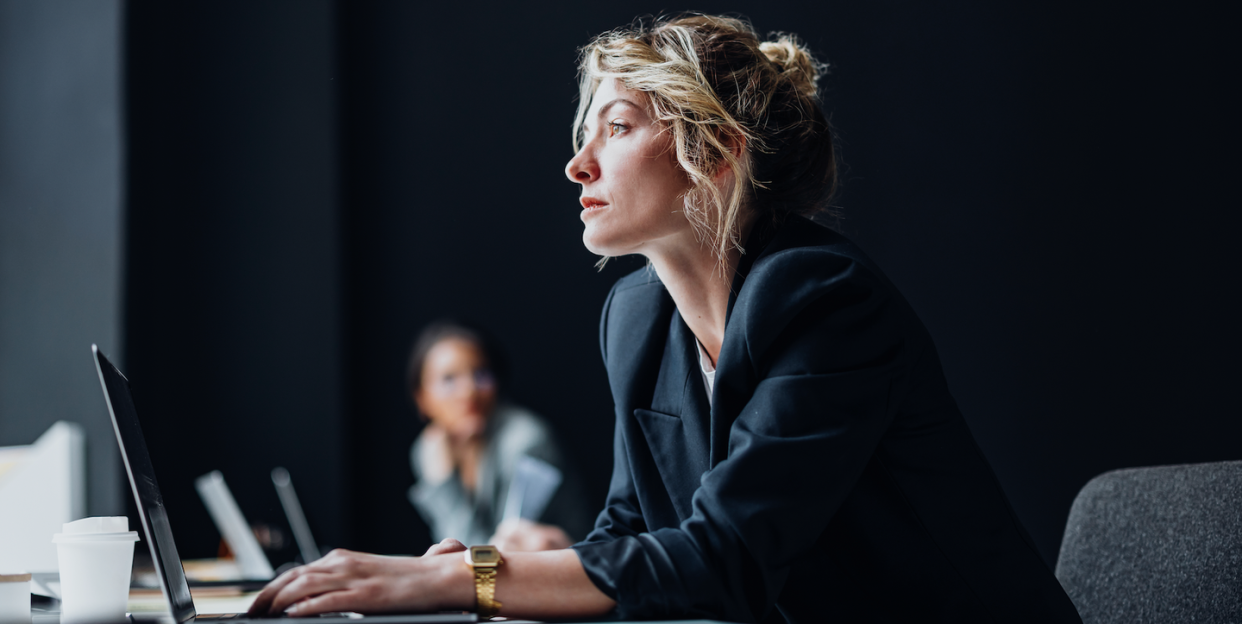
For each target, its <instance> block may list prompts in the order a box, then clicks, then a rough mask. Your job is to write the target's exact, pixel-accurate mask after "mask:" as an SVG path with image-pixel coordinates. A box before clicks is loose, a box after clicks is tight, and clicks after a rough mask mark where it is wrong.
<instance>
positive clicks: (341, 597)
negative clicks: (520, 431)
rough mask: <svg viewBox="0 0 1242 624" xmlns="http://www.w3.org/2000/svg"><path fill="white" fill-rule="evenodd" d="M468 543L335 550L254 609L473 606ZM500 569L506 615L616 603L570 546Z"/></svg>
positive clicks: (586, 613) (602, 608) (557, 614)
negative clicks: (380, 552)
mask: <svg viewBox="0 0 1242 624" xmlns="http://www.w3.org/2000/svg"><path fill="white" fill-rule="evenodd" d="M464 550H465V546H463V545H462V544H461V542H458V541H457V540H445V541H443V542H441V543H440V544H437V545H435V546H432V547H431V549H430V550H428V551H427V554H426V555H425V556H422V557H380V556H377V555H368V554H365V553H357V552H351V551H348V550H334V551H332V552H330V553H328V555H327V556H326V557H324V558H323V559H320V560H318V561H315V562H313V563H310V564H307V565H304V566H300V567H297V568H294V569H292V570H289V571H288V572H285V573H284V574H282V575H280V576H279V577H277V578H276V579H275V580H273V581H272V582H271V583H269V584H268V586H267V587H266V588H264V589H263V591H262V592H260V593H259V595H258V596H257V597H256V598H255V601H254V603H253V604H252V605H251V607H250V615H252V616H276V615H280V614H281V613H288V614H290V615H295V616H310V615H316V614H319V613H329V612H334V611H358V612H362V613H419V612H427V611H440V610H457V609H462V610H473V609H474V607H475V588H474V570H473V569H472V568H471V567H470V566H469V565H468V564H467V563H466V561H465V557H464V555H463V554H462V551H464ZM501 554H502V556H503V557H504V563H503V564H502V565H501V566H500V568H499V570H498V571H497V577H496V600H498V601H500V603H501V609H500V615H503V616H507V617H527V618H536V619H544V618H566V617H591V616H596V615H602V614H604V613H607V612H608V611H609V610H610V609H612V607H613V605H614V604H615V603H614V602H613V601H612V599H611V598H609V597H608V596H606V595H604V594H603V592H600V591H599V590H598V589H596V588H595V584H594V583H592V582H591V580H590V579H589V578H587V575H586V572H585V571H584V570H583V568H582V563H581V562H580V561H579V560H578V555H577V554H576V553H574V551H572V550H550V551H546V552H538V553H512V554H504V553H503V552H502V553H501Z"/></svg>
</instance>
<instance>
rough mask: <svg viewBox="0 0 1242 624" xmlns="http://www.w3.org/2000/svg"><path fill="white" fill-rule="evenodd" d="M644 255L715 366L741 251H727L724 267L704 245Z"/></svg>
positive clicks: (745, 229) (747, 228) (678, 247)
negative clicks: (730, 291)
mask: <svg viewBox="0 0 1242 624" xmlns="http://www.w3.org/2000/svg"><path fill="white" fill-rule="evenodd" d="M749 225H750V224H749V223H746V224H745V226H746V227H744V228H743V235H745V233H746V231H748V230H749V229H750V228H749ZM645 255H646V256H647V259H648V260H650V261H651V265H652V266H653V267H655V272H656V275H659V276H660V281H661V282H663V283H664V287H665V288H666V289H667V290H668V292H669V294H670V295H671V296H672V297H673V303H674V304H675V305H676V306H677V311H678V312H679V313H681V318H682V320H683V321H685V323H686V326H687V327H689V328H690V331H691V332H692V333H693V334H694V337H695V338H698V339H699V342H700V343H701V344H702V345H703V349H704V350H705V351H707V355H708V357H710V358H711V360H712V364H715V363H716V361H717V359H718V358H719V357H720V348H721V346H722V345H723V344H724V330H725V321H726V320H727V317H728V313H729V290H730V289H731V288H732V287H733V276H734V274H736V273H737V266H738V262H739V261H740V260H741V256H742V254H741V251H739V250H738V249H736V248H730V249H729V250H728V253H726V255H725V261H724V266H721V262H720V259H719V258H718V257H717V256H716V254H715V253H713V251H712V250H711V249H709V248H707V247H706V246H704V245H681V246H677V247H674V248H672V249H666V250H659V251H654V252H652V253H650V254H645Z"/></svg>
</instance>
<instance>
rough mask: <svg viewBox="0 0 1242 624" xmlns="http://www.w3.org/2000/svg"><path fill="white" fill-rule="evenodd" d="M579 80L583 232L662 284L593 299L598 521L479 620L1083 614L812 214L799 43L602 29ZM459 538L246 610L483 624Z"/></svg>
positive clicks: (874, 278)
mask: <svg viewBox="0 0 1242 624" xmlns="http://www.w3.org/2000/svg"><path fill="white" fill-rule="evenodd" d="M581 71H582V83H581V84H582V106H581V108H580V109H579V111H578V115H577V121H576V122H575V137H576V139H577V141H576V147H577V148H578V150H577V155H576V156H574V158H573V159H572V160H571V161H570V162H569V165H568V167H567V169H566V173H567V175H568V176H569V178H570V179H571V180H573V181H574V182H576V183H578V184H580V185H581V186H582V207H583V211H582V214H581V217H582V220H583V223H584V224H585V230H584V233H583V241H584V242H585V244H586V246H587V247H588V248H589V249H591V250H592V251H594V252H596V253H599V254H601V255H604V256H613V255H621V254H629V253H638V254H642V255H643V256H645V257H646V258H647V259H648V260H649V261H650V265H651V268H652V269H654V275H653V274H652V271H646V270H644V271H639V272H637V273H634V274H632V275H630V276H627V277H625V278H622V279H621V280H620V281H619V282H618V283H617V285H616V286H615V287H614V288H613V291H612V293H611V294H610V295H609V298H608V302H607V304H606V305H605V308H604V315H603V322H602V325H601V343H602V345H601V346H602V349H603V353H604V361H605V364H606V366H607V369H608V376H609V381H610V383H611V386H612V392H613V399H614V401H615V403H616V415H617V428H616V436H615V443H614V456H615V467H614V472H613V480H612V486H611V490H610V492H609V496H608V500H607V503H606V508H605V509H604V511H603V512H602V513H601V514H600V516H599V518H598V520H597V521H596V528H595V531H594V532H592V533H591V534H590V535H589V536H587V538H586V539H585V540H584V541H583V542H581V543H579V544H576V545H575V546H574V547H573V549H571V550H563V551H551V552H547V553H530V554H524V553H515V554H512V555H510V554H507V553H502V554H503V559H504V563H503V564H502V565H500V567H499V568H497V569H496V570H497V571H496V573H495V574H494V576H493V577H491V578H492V579H493V580H494V586H492V587H494V591H495V595H494V598H495V600H496V601H499V603H500V604H501V606H500V609H499V613H500V614H501V615H506V616H516V617H535V618H551V617H583V616H603V615H611V616H615V617H621V618H653V617H656V618H658V617H687V616H694V617H712V618H718V619H725V620H734V621H782V620H783V621H790V622H819V621H828V620H835V621H847V622H848V621H872V620H878V621H946V622H947V621H953V622H963V621H966V622H970V621H1039V622H1077V621H1079V619H1078V616H1077V614H1076V613H1075V611H1074V607H1073V605H1072V604H1071V603H1070V602H1069V599H1068V598H1067V597H1066V596H1065V594H1064V592H1063V591H1062V590H1061V588H1060V585H1059V584H1058V583H1057V581H1056V579H1055V578H1053V576H1052V574H1051V572H1050V571H1049V570H1048V568H1047V567H1046V566H1045V565H1044V563H1043V561H1042V560H1041V559H1040V557H1039V555H1038V554H1037V553H1036V552H1035V549H1034V548H1033V546H1032V545H1031V543H1030V540H1029V539H1028V538H1027V537H1026V535H1025V532H1024V531H1023V529H1022V527H1021V526H1020V525H1019V523H1018V521H1017V519H1016V518H1015V517H1014V515H1013V512H1012V511H1011V510H1010V508H1009V505H1008V503H1007V502H1006V500H1005V497H1004V495H1003V493H1002V492H1001V489H1000V486H999V485H998V483H997V481H996V479H995V477H994V476H993V474H992V472H991V469H990V468H989V466H988V465H987V463H986V461H985V460H984V459H983V457H982V455H981V454H980V452H979V450H978V448H977V446H976V445H975V442H974V440H973V439H972V438H971V435H970V432H969V429H968V428H967V426H966V424H965V422H964V421H963V420H962V417H961V414H960V413H959V412H958V410H957V407H956V405H955V403H954V401H953V399H952V397H951V396H950V395H949V393H948V390H947V387H946V385H945V381H944V376H943V374H942V372H941V370H940V364H939V361H938V358H937V356H936V352H935V349H934V347H933V345H932V342H931V339H930V337H929V336H928V334H927V332H926V330H925V329H924V328H923V326H922V324H921V323H920V322H919V320H918V319H917V318H916V316H915V315H914V313H913V311H912V310H911V309H910V307H909V305H908V304H907V303H906V302H905V300H904V299H903V298H902V297H901V295H900V294H899V293H898V292H897V291H896V290H895V289H894V288H893V286H892V285H891V284H890V283H889V282H888V280H886V279H885V278H884V276H883V274H882V273H880V271H879V270H878V269H877V268H876V267H875V266H874V265H873V264H872V263H871V262H870V261H869V260H868V259H867V258H866V257H865V256H864V255H863V254H862V252H860V251H859V250H858V249H857V248H856V247H854V246H853V245H852V244H851V243H850V242H849V241H847V240H845V239H844V238H842V237H841V236H839V235H837V234H835V233H833V232H832V231H830V230H828V229H825V228H822V227H820V226H818V225H815V224H814V223H812V222H811V221H809V220H807V219H806V218H805V217H806V216H809V215H814V214H816V213H818V212H820V211H822V210H823V209H825V208H826V206H827V201H828V197H829V195H830V193H831V190H832V186H833V182H834V180H835V165H834V157H833V151H832V139H831V136H830V131H829V128H828V124H827V122H826V119H825V117H824V114H823V112H822V110H821V109H820V107H819V104H818V100H817V98H816V86H815V85H816V77H817V72H818V66H817V65H816V63H815V62H814V61H813V60H812V58H811V57H810V55H809V54H808V53H807V52H806V50H805V49H804V48H802V47H801V46H800V45H799V44H798V43H797V42H796V41H795V40H793V39H792V38H790V37H780V38H778V39H777V40H775V41H770V42H766V43H760V40H759V39H758V38H757V37H756V36H755V34H754V33H753V31H752V30H751V29H750V28H749V26H748V25H746V24H745V23H743V22H740V21H737V20H732V19H726V18H717V17H709V16H691V17H686V18H681V19H674V20H669V21H661V22H657V23H656V24H655V25H654V26H652V27H650V28H638V29H635V30H630V31H616V32H611V33H607V34H605V35H602V36H601V37H599V38H597V39H596V40H595V41H593V42H592V43H591V44H590V45H588V46H587V48H586V49H585V51H584V55H583V60H582V65H581ZM461 548H462V547H461V545H460V544H457V543H455V542H452V541H446V542H443V543H441V544H440V545H437V546H435V547H433V548H432V549H431V550H430V551H428V554H427V556H425V557H423V558H420V559H410V560H400V561H390V560H383V559H377V558H372V557H371V556H369V555H360V554H357V553H338V554H336V555H335V556H334V558H333V559H331V560H330V561H326V562H325V563H324V564H322V565H319V566H318V567H316V566H305V567H304V568H300V569H298V570H294V571H292V572H290V573H288V574H287V575H285V576H283V577H281V578H280V579H277V580H276V581H274V582H273V584H272V585H271V586H270V587H269V588H268V589H266V590H265V591H264V592H263V593H262V594H261V595H260V596H259V598H258V599H257V601H256V603H255V604H256V606H255V611H256V612H275V611H279V610H281V609H285V608H286V607H292V608H293V613H295V614H298V615H302V614H309V613H316V612H322V611H333V610H344V609H357V608H362V607H364V606H365V608H367V609H368V610H385V609H411V608H413V609H437V608H467V609H468V608H472V607H474V606H475V605H476V604H477V605H478V606H479V608H480V611H481V612H482V613H488V612H489V611H488V608H490V607H494V606H495V603H494V601H493V600H492V599H491V597H490V596H489V595H488V594H486V590H487V588H488V586H487V585H486V583H485V581H476V583H478V587H482V588H483V589H481V590H478V591H479V593H478V594H477V595H476V594H475V593H472V590H474V589H475V587H472V585H471V579H472V577H474V576H476V573H475V570H473V569H471V568H469V567H467V566H464V565H463V564H462V563H461V562H460V560H456V561H454V559H455V558H457V557H460V556H461V555H460V554H456V555H455V554H453V553H454V551H457V550H460V549H461ZM477 563H478V561H477V560H476V564H477ZM424 586H425V587H431V588H434V590H429V589H422V587H424ZM299 601H300V602H299Z"/></svg>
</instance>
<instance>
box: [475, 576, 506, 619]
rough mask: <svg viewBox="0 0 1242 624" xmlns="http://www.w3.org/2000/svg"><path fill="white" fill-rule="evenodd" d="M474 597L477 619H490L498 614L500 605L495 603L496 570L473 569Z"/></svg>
mask: <svg viewBox="0 0 1242 624" xmlns="http://www.w3.org/2000/svg"><path fill="white" fill-rule="evenodd" d="M474 596H475V601H476V603H477V604H478V613H479V617H485V618H490V617H492V616H494V615H496V614H497V613H500V607H501V604H500V603H499V602H497V601H496V568H494V567H490V568H484V567H476V568H475V569H474Z"/></svg>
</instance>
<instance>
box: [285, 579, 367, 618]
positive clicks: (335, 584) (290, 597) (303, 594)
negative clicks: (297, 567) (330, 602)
mask: <svg viewBox="0 0 1242 624" xmlns="http://www.w3.org/2000/svg"><path fill="white" fill-rule="evenodd" d="M348 586H349V579H348V578H347V577H345V576H344V575H341V574H332V573H324V572H309V573H305V574H301V575H299V576H298V578H296V579H294V580H293V581H291V582H290V583H288V584H287V585H285V586H284V587H283V588H282V589H281V590H280V591H278V592H276V595H275V596H274V597H273V598H272V604H271V606H269V607H268V610H267V615H269V616H276V615H280V614H281V613H284V611H285V609H288V608H289V607H291V606H293V605H294V604H296V603H298V602H301V601H302V600H304V599H306V598H311V597H314V596H319V595H321V594H326V593H328V592H331V591H335V590H340V589H345V588H347V587H348Z"/></svg>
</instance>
